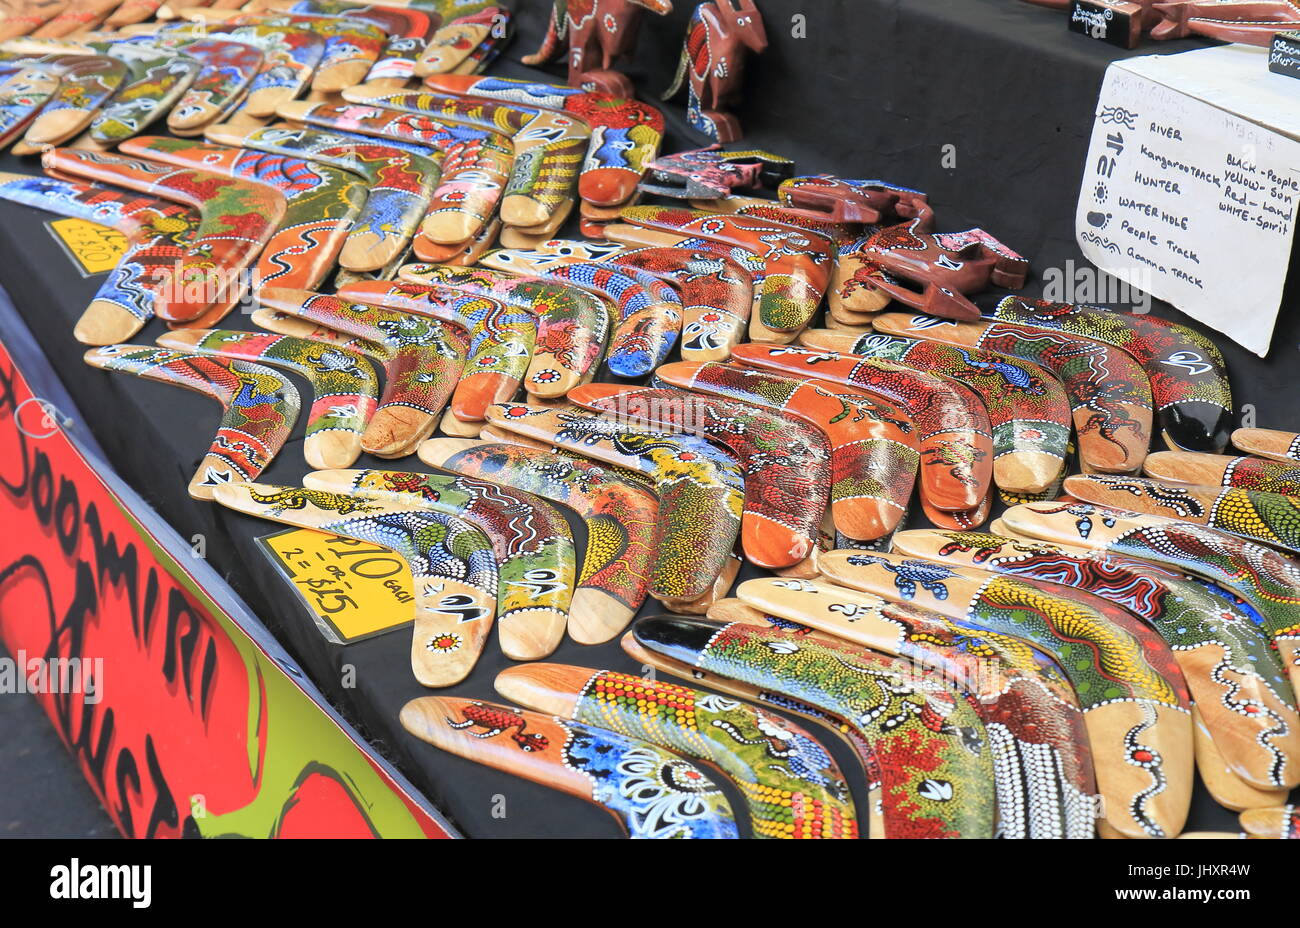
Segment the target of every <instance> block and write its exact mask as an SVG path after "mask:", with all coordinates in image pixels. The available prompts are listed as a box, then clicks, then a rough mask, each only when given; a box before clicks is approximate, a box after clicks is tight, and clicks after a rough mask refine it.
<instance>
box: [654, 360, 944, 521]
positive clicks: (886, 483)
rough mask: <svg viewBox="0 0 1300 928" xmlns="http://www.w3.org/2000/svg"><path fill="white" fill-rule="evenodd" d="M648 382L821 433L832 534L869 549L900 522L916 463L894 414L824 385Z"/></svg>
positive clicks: (731, 373) (689, 370) (665, 377)
mask: <svg viewBox="0 0 1300 928" xmlns="http://www.w3.org/2000/svg"><path fill="white" fill-rule="evenodd" d="M655 376H656V377H657V378H658V379H659V380H661V381H663V382H665V383H668V384H671V385H673V386H675V387H681V388H682V389H686V390H693V391H696V392H700V393H708V394H712V395H714V396H724V397H727V398H728V399H733V400H740V401H742V402H745V403H752V404H753V405H755V406H761V407H762V408H764V409H768V410H771V411H773V412H779V413H781V414H783V415H785V416H792V417H797V418H799V419H802V420H803V421H804V422H807V423H809V424H811V425H814V426H816V427H817V428H818V429H820V430H821V431H822V432H824V433H825V434H826V437H827V439H828V440H829V442H830V467H831V486H830V503H831V513H832V516H833V518H834V521H835V528H836V530H837V531H839V532H843V533H844V534H846V535H848V536H849V537H851V538H853V539H855V540H863V541H870V540H873V539H876V538H880V537H882V536H883V535H887V534H888V533H889V532H891V531H893V529H894V528H895V527H897V525H898V524H899V522H900V521H901V520H902V518H903V514H904V512H905V511H906V509H907V501H908V498H909V497H910V496H911V495H912V486H913V484H914V482H915V480H916V470H917V466H918V464H919V462H920V455H919V454H918V453H917V449H916V438H915V435H914V431H913V427H912V423H911V421H910V420H909V419H908V418H907V417H906V416H905V415H904V414H903V413H902V412H901V411H900V410H899V409H898V408H897V407H894V406H892V405H891V404H889V403H885V402H878V401H876V400H873V399H872V398H870V397H868V396H866V395H846V394H845V393H844V390H843V388H842V387H839V386H837V385H835V384H832V383H830V382H828V381H824V380H803V379H796V378H791V377H782V376H779V375H777V374H770V373H768V372H766V371H760V370H754V369H749V368H742V367H735V366H732V365H727V364H717V363H709V364H688V363H680V364H667V365H664V366H663V367H661V368H659V370H658V371H656V373H655Z"/></svg>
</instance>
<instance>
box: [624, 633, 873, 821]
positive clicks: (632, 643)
mask: <svg viewBox="0 0 1300 928" xmlns="http://www.w3.org/2000/svg"><path fill="white" fill-rule="evenodd" d="M619 647H621V648H622V649H623V651H624V652H625V653H626V654H627V655H628V656H629V657H630V658H632V660H634V661H636V662H637V663H639V664H640V665H641V666H642V670H643V672H645V673H647V674H649V673H651V672H652V671H663V672H664V673H668V674H672V675H673V676H675V677H677V678H679V679H682V680H687V681H690V682H691V683H695V684H701V685H704V686H707V687H709V688H710V689H713V690H717V691H718V692H719V693H726V694H727V695H729V696H735V697H737V698H739V699H743V700H746V701H748V702H752V703H756V704H759V705H763V706H770V707H773V708H776V709H780V710H781V711H782V712H785V713H788V714H791V715H797V716H799V717H800V718H803V719H807V720H808V721H810V722H815V723H817V724H818V725H821V726H822V727H823V728H825V730H826V732H827V733H828V734H830V735H832V736H834V737H837V738H839V739H840V740H841V741H843V742H844V743H845V744H846V745H848V747H849V748H850V749H851V750H852V751H853V753H854V756H855V757H856V758H857V760H858V763H859V766H860V767H861V768H862V770H863V773H864V774H866V777H867V780H868V783H867V790H868V797H867V802H865V803H862V804H861V806H862V807H863V808H864V809H865V810H866V813H865V814H866V816H867V819H866V825H867V830H868V831H869V835H868V837H871V838H880V837H882V836H883V832H884V820H883V817H882V815H881V806H882V803H881V801H880V787H881V783H880V769H879V767H878V766H877V764H876V761H875V755H874V754H873V753H872V750H871V745H870V744H868V742H867V739H866V738H864V737H863V736H862V735H861V734H860V733H859V732H858V730H857V729H856V728H855V727H854V726H853V725H852V724H851V723H849V722H847V721H845V720H844V719H842V718H840V717H839V716H837V715H834V714H832V713H830V712H827V711H826V710H824V709H822V708H820V707H818V706H814V705H810V704H808V703H806V702H801V701H799V700H797V699H794V698H792V697H790V696H787V695H786V694H785V693H781V692H777V691H775V690H770V689H766V688H764V687H760V686H754V685H753V684H750V683H745V682H743V681H740V680H734V679H732V678H731V677H725V676H722V675H721V674H717V673H708V672H706V671H704V670H701V669H700V668H699V667H695V666H692V665H691V664H688V663H685V662H683V661H678V660H674V659H673V658H671V657H667V656H666V655H663V654H659V653H658V652H655V651H651V650H650V649H649V648H646V647H644V646H643V645H642V644H640V643H639V642H638V641H637V640H636V636H635V635H633V633H632V632H628V633H627V634H625V635H624V636H623V637H622V638H621V639H620V640H619Z"/></svg>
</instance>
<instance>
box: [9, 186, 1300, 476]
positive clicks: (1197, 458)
mask: <svg viewBox="0 0 1300 928" xmlns="http://www.w3.org/2000/svg"><path fill="white" fill-rule="evenodd" d="M3 189H4V188H3V187H0V191H3ZM1142 470H1143V473H1145V474H1146V475H1147V476H1148V477H1154V478H1155V479H1156V480H1162V481H1164V482H1165V483H1185V484H1190V485H1192V486H1205V487H1213V486H1222V487H1239V488H1241V489H1243V490H1262V491H1264V492H1265V493H1281V494H1282V495H1284V496H1300V462H1292V463H1289V464H1284V463H1283V462H1281V461H1270V460H1268V459H1267V458H1256V457H1231V456H1229V455H1226V454H1199V453H1197V452H1193V451H1156V452H1154V453H1153V454H1148V455H1147V459H1146V461H1144V462H1143V464H1142Z"/></svg>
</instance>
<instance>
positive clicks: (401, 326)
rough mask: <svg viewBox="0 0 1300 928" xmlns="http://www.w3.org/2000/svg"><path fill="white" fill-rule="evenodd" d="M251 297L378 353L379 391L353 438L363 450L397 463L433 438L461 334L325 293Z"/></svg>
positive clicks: (464, 338)
mask: <svg viewBox="0 0 1300 928" xmlns="http://www.w3.org/2000/svg"><path fill="white" fill-rule="evenodd" d="M257 298H258V301H259V302H260V303H261V304H262V305H263V306H269V307H271V308H272V309H275V310H279V311H280V312H285V313H289V314H290V315H292V316H296V317H298V318H300V319H306V320H310V321H311V322H315V323H319V324H320V325H323V326H326V327H327V328H331V329H334V330H336V331H339V332H342V333H345V334H347V335H352V336H355V337H356V338H360V339H364V340H365V341H366V342H367V343H369V344H371V345H378V346H382V348H383V350H384V353H385V357H384V359H383V362H382V363H383V366H384V372H385V382H384V392H383V394H382V395H381V396H380V398H379V405H378V406H377V407H376V409H375V412H374V415H373V416H371V417H370V422H369V423H368V424H367V425H366V430H365V432H364V433H363V434H362V436H361V448H362V450H363V451H366V452H368V453H369V454H373V455H375V456H376V457H381V458H395V457H403V456H405V455H408V454H410V453H412V452H413V451H414V450H415V447H416V446H417V445H418V444H419V443H420V442H422V441H424V440H425V439H426V438H428V437H429V436H430V435H431V434H432V433H433V430H434V428H436V427H437V424H438V417H439V416H440V415H441V414H442V410H443V407H444V406H446V404H447V401H448V400H449V399H450V398H451V394H452V391H453V390H454V389H455V388H456V384H457V382H458V381H459V380H460V378H461V372H462V370H463V369H464V365H465V357H466V353H467V352H468V351H469V337H468V335H466V334H465V333H464V332H462V331H461V330H459V329H458V328H456V327H455V326H451V327H448V326H444V325H442V323H440V322H438V321H437V320H435V319H430V318H428V317H427V316H422V315H415V314H411V313H404V312H398V311H396V310H393V309H388V308H384V307H380V306H374V305H371V304H366V303H357V302H353V301H352V300H350V299H349V298H347V297H345V296H342V295H336V294H332V293H313V292H312V291H310V290H292V289H287V288H277V287H271V288H266V289H263V290H260V291H258V295H257Z"/></svg>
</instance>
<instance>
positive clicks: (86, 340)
mask: <svg viewBox="0 0 1300 928" xmlns="http://www.w3.org/2000/svg"><path fill="white" fill-rule="evenodd" d="M0 199H5V200H10V201H12V202H14V203H22V204H24V205H26V206H32V207H35V208H36V209H42V210H47V211H49V212H52V213H58V214H59V215H61V216H74V217H77V218H79V219H85V220H87V221H90V222H97V223H99V224H100V225H105V226H108V227H109V228H113V229H116V230H118V231H119V232H121V233H122V234H123V235H125V236H126V238H127V250H126V252H125V253H124V254H123V255H122V259H121V261H119V262H118V265H117V267H116V268H115V269H114V270H113V272H112V273H111V274H110V275H109V276H108V278H107V279H106V280H105V281H104V283H103V284H101V285H100V287H99V290H98V292H96V294H95V298H94V299H93V300H91V302H90V305H89V306H87V307H86V310H85V312H83V313H82V315H81V318H80V319H79V320H77V324H76V326H75V327H74V328H73V330H72V333H73V336H74V337H75V338H76V339H77V341H79V342H82V343H83V344H87V345H113V344H117V343H118V342H120V341H123V340H125V339H129V338H131V337H132V336H133V335H135V334H136V333H137V332H139V331H140V329H142V328H144V325H145V323H146V322H148V321H149V320H150V319H152V318H153V315H154V312H153V305H154V290H155V288H156V287H158V286H161V285H163V284H164V283H166V281H167V280H168V279H169V275H170V274H171V272H172V270H173V266H174V263H175V261H176V260H177V259H179V258H180V257H181V255H182V254H183V253H184V251H185V248H186V247H187V246H188V245H189V243H190V242H191V241H192V239H193V233H194V231H195V230H196V229H197V228H198V224H199V217H198V214H197V213H193V212H191V211H190V210H188V209H186V208H185V207H183V206H181V205H180V204H178V203H168V202H167V201H165V200H159V199H157V198H155V197H146V196H141V195H139V194H135V193H127V192H126V191H122V190H114V189H111V188H108V187H97V186H95V185H93V184H80V183H73V182H71V181H64V180H57V179H54V178H49V177H41V176H32V175H26V174H2V173H0Z"/></svg>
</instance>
